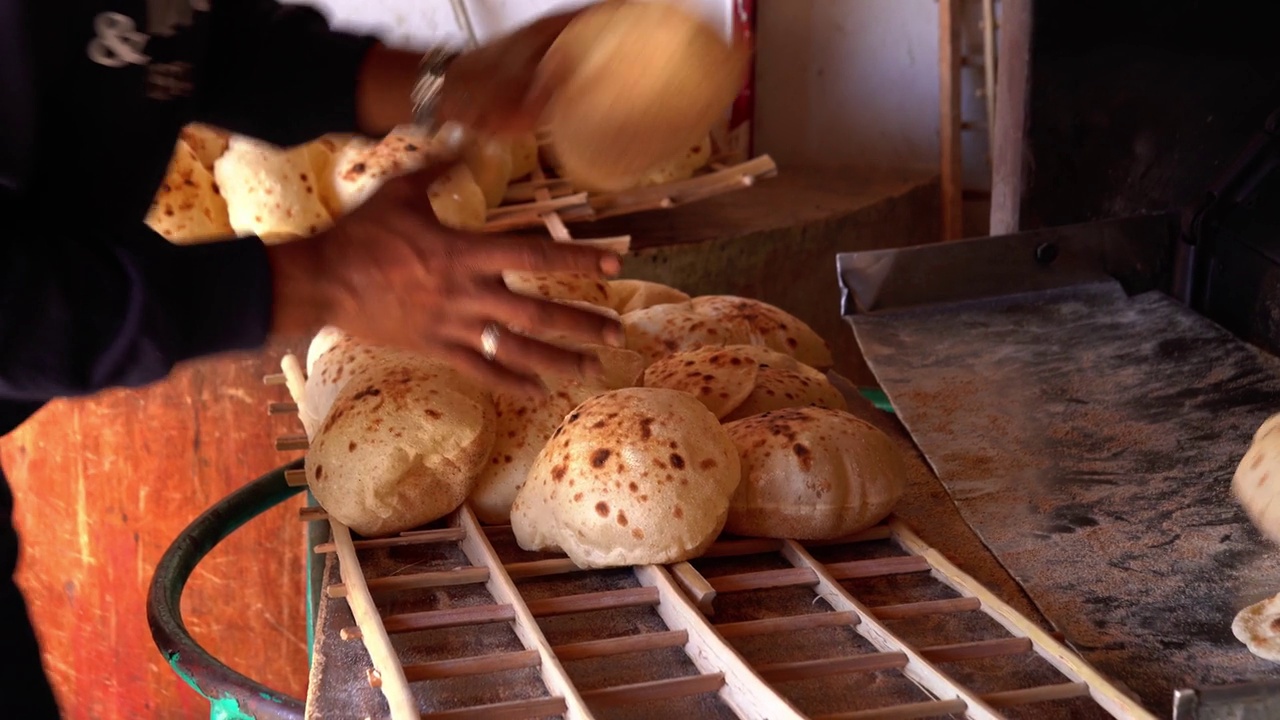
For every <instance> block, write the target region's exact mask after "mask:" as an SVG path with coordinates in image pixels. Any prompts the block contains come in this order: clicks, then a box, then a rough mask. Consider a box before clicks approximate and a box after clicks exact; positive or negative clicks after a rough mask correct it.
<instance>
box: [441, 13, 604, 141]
mask: <svg viewBox="0 0 1280 720" xmlns="http://www.w3.org/2000/svg"><path fill="white" fill-rule="evenodd" d="M583 9H584V8H579V9H577V10H574V11H572V12H567V13H561V14H558V15H550V16H548V17H545V18H541V19H539V20H537V21H535V22H533V23H530V24H529V25H526V26H524V27H522V28H520V29H518V30H515V31H514V32H512V33H510V34H508V35H506V36H504V37H501V38H498V39H497V40H493V41H491V42H489V43H488V44H486V45H484V46H482V47H479V48H476V49H475V50H471V51H469V52H466V53H463V54H462V55H460V56H459V57H458V58H457V59H455V60H454V61H453V62H452V63H451V64H450V65H449V69H448V70H447V71H446V72H445V75H444V85H443V86H442V87H441V90H440V104H439V107H438V109H437V111H436V117H437V119H438V120H440V121H441V122H450V121H452V122H457V123H459V124H461V125H463V126H464V127H467V128H469V129H471V130H474V131H476V132H480V133H482V134H488V135H502V134H514V133H522V132H531V131H533V130H534V129H536V126H537V123H538V119H539V117H540V116H541V115H542V111H543V109H544V108H545V107H546V104H547V102H548V101H549V100H550V99H551V96H552V95H553V94H554V92H555V89H556V88H555V85H554V83H553V82H549V81H548V80H547V79H545V78H541V79H539V82H537V83H535V82H534V79H535V76H536V73H537V69H538V63H540V62H541V61H542V57H543V55H545V54H546V53H547V49H548V48H550V47H551V44H552V43H554V42H555V40H556V38H557V37H559V36H560V32H561V31H562V30H564V29H565V27H566V26H567V25H568V24H569V22H570V21H571V20H573V18H574V17H575V16H576V15H577V14H578V13H580V12H582V10H583Z"/></svg>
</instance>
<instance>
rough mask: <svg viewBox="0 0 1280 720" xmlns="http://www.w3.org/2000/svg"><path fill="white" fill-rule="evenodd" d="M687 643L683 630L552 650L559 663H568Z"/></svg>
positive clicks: (584, 643) (581, 643)
mask: <svg viewBox="0 0 1280 720" xmlns="http://www.w3.org/2000/svg"><path fill="white" fill-rule="evenodd" d="M687 642H689V633H687V632H685V631H684V630H666V631H663V632H650V633H641V634H639V635H628V636H626V637H614V638H605V639H604V640H587V641H585V642H576V643H569V644H566V645H557V646H555V647H554V648H552V649H553V650H555V653H556V657H558V658H560V660H561V662H570V661H573V660H588V659H591V658H601V657H612V656H614V655H626V654H627V653H637V652H648V651H650V650H665V649H667V648H673V647H681V646H683V645H684V644H685V643H687Z"/></svg>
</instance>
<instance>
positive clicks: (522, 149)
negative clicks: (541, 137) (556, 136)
mask: <svg viewBox="0 0 1280 720" xmlns="http://www.w3.org/2000/svg"><path fill="white" fill-rule="evenodd" d="M510 142H511V179H512V180H519V179H520V178H523V177H526V176H528V175H529V174H530V173H532V172H533V170H534V168H536V167H538V138H537V137H536V136H535V135H534V134H533V133H522V134H520V135H514V136H512V137H511V138H510Z"/></svg>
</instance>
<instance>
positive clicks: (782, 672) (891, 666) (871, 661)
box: [756, 652, 908, 683]
mask: <svg viewBox="0 0 1280 720" xmlns="http://www.w3.org/2000/svg"><path fill="white" fill-rule="evenodd" d="M907 662H908V660H907V656H906V655H905V654H903V653H900V652H878V653H871V654H868V655H850V656H848V657H835V658H818V659H816V660H799V661H796V662H785V663H771V664H769V665H760V666H758V667H756V672H758V673H760V676H761V677H763V678H764V679H765V680H767V681H769V682H771V683H788V682H799V681H801V680H814V679H817V678H826V677H832V676H834V675H852V674H854V673H866V672H877V671H879V670H901V669H903V668H905V667H906V666H907Z"/></svg>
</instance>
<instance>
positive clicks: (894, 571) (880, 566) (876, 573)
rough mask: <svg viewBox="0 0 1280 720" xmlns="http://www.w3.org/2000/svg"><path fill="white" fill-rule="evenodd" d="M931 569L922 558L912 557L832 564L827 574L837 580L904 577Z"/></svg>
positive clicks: (828, 567)
mask: <svg viewBox="0 0 1280 720" xmlns="http://www.w3.org/2000/svg"><path fill="white" fill-rule="evenodd" d="M932 569H933V568H931V567H930V566H929V563H928V562H927V561H925V559H924V558H921V557H916V556H914V555H903V556H901V557H887V558H875V559H874V560H853V561H851V562H842V563H832V564H830V565H828V566H827V572H829V573H831V577H833V578H835V579H837V580H853V579H856V578H869V577H883V576H885V575H905V574H907V573H917V572H929V571H930V570H932Z"/></svg>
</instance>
